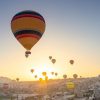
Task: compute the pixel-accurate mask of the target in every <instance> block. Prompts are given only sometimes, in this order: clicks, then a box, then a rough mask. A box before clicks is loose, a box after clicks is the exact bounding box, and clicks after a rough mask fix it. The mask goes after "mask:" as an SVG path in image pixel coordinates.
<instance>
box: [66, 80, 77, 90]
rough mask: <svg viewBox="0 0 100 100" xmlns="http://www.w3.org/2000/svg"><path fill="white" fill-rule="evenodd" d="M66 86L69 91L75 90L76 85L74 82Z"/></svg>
mask: <svg viewBox="0 0 100 100" xmlns="http://www.w3.org/2000/svg"><path fill="white" fill-rule="evenodd" d="M66 85H67V89H68V90H73V89H74V88H75V84H74V83H73V82H67V83H66Z"/></svg>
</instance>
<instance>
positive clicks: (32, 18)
mask: <svg viewBox="0 0 100 100" xmlns="http://www.w3.org/2000/svg"><path fill="white" fill-rule="evenodd" d="M45 26H46V24H45V20H44V18H43V16H42V15H40V14H39V13H38V12H35V11H30V10H26V11H22V12H19V13H17V14H16V15H15V16H14V17H13V18H12V20H11V29H12V32H13V34H14V36H15V38H16V39H17V40H18V41H19V43H20V44H21V45H22V46H23V47H24V48H25V49H26V50H27V51H26V52H25V56H26V57H28V56H29V54H31V52H30V50H31V48H32V47H33V46H34V45H35V44H36V43H37V42H38V41H39V40H40V38H41V37H42V35H43V33H44V31H45Z"/></svg>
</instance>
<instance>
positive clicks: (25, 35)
mask: <svg viewBox="0 0 100 100" xmlns="http://www.w3.org/2000/svg"><path fill="white" fill-rule="evenodd" d="M23 37H33V38H36V39H40V37H39V36H37V35H34V34H22V35H18V36H16V38H17V39H20V38H23Z"/></svg>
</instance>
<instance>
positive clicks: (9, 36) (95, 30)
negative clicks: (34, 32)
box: [0, 0, 100, 80]
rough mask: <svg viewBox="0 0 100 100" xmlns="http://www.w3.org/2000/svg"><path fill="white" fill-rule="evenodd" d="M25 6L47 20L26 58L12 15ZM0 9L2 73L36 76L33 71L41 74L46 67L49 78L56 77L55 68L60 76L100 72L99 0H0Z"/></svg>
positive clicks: (39, 75) (91, 75) (10, 76)
mask: <svg viewBox="0 0 100 100" xmlns="http://www.w3.org/2000/svg"><path fill="white" fill-rule="evenodd" d="M23 10H33V11H36V12H39V13H40V14H41V15H42V16H43V17H44V19H45V21H46V30H45V32H44V34H43V36H42V38H41V39H40V40H39V41H38V43H36V45H34V47H33V48H32V49H31V52H32V54H31V55H30V57H28V58H27V59H26V58H25V55H24V53H25V51H26V50H25V49H24V48H23V47H22V46H21V44H20V43H19V42H18V41H17V40H16V38H15V37H14V35H13V33H12V30H11V19H12V17H13V16H14V15H15V14H16V13H18V12H20V11H23ZM0 13H1V14H0V46H1V47H0V76H5V77H9V78H11V79H16V78H17V77H19V78H20V80H35V79H34V75H36V74H37V75H38V78H39V77H42V74H41V73H42V72H43V71H47V74H48V76H49V77H50V78H56V77H52V75H51V72H52V71H54V72H57V73H58V77H57V78H62V75H63V74H67V76H68V77H73V74H75V73H76V74H78V76H82V77H94V76H98V75H99V74H100V0H24V1H23V0H1V2H0ZM49 56H52V57H53V58H55V59H56V63H55V64H52V63H51V61H50V60H49V58H48V57H49ZM70 59H73V60H74V61H75V63H74V64H73V65H70V64H69V60H70ZM30 69H34V70H35V71H34V73H33V74H32V73H31V72H30Z"/></svg>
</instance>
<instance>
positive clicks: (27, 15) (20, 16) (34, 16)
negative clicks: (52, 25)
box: [12, 14, 45, 23]
mask: <svg viewBox="0 0 100 100" xmlns="http://www.w3.org/2000/svg"><path fill="white" fill-rule="evenodd" d="M22 17H33V18H37V19H40V20H42V21H43V22H44V23H45V21H44V20H43V18H41V17H40V16H36V15H30V14H24V15H19V16H15V17H14V18H13V19H12V21H14V20H16V19H18V18H22Z"/></svg>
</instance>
